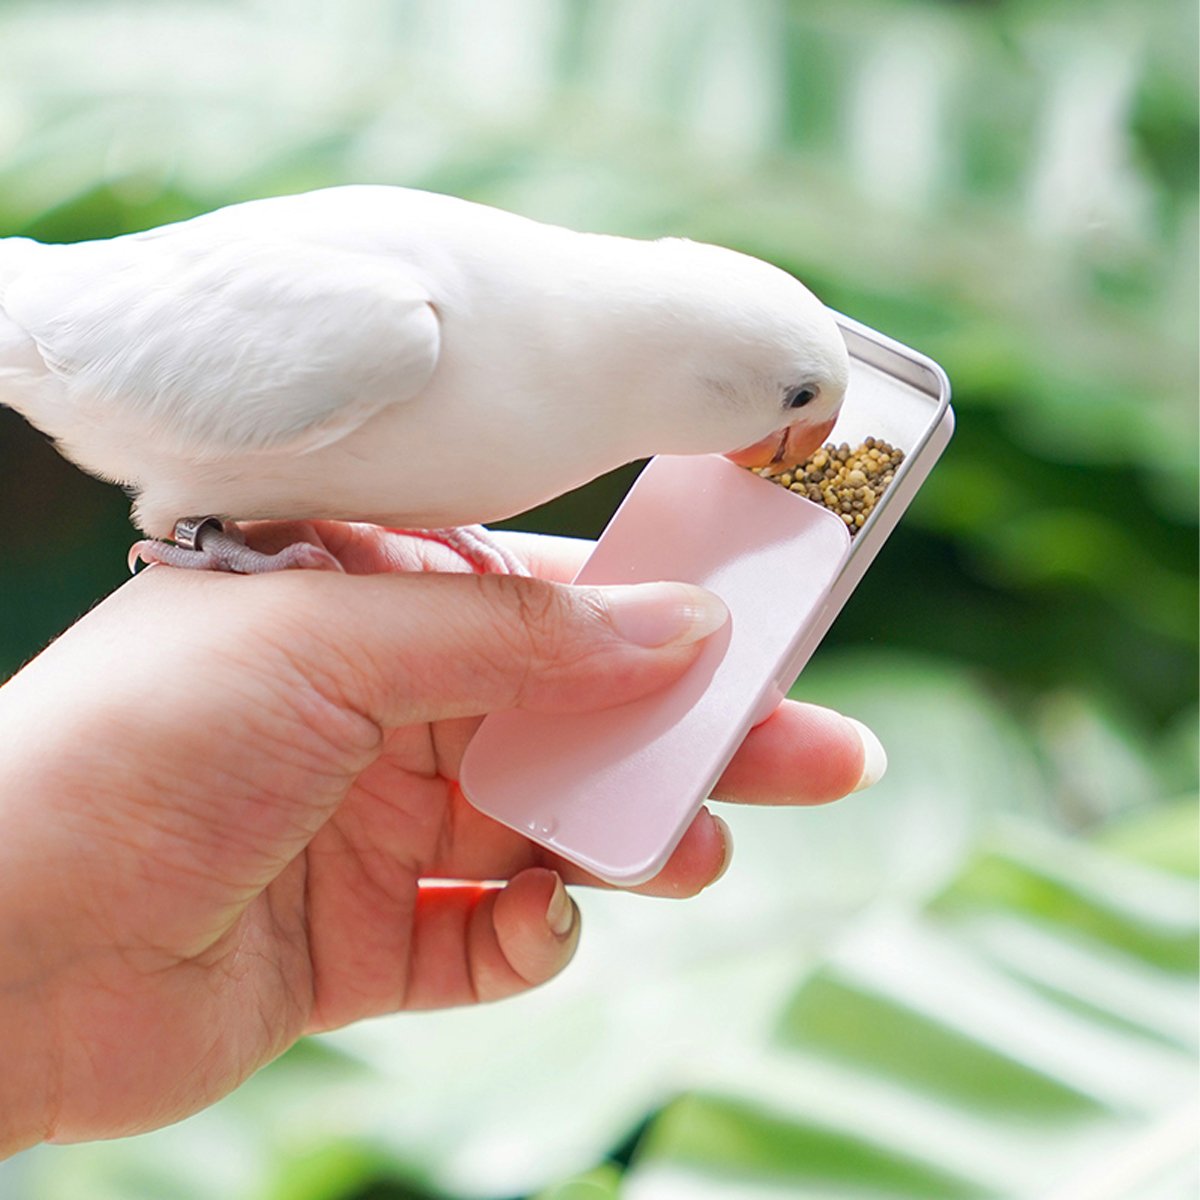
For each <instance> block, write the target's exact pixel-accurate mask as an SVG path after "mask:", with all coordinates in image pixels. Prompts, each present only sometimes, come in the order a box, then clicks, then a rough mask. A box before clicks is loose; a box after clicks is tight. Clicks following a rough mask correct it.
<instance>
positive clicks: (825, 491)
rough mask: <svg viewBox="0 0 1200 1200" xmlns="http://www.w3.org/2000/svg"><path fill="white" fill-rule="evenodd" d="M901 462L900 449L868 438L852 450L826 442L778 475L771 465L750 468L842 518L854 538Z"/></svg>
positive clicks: (902, 452) (756, 473) (901, 451)
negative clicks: (806, 458) (810, 454)
mask: <svg viewBox="0 0 1200 1200" xmlns="http://www.w3.org/2000/svg"><path fill="white" fill-rule="evenodd" d="M903 461H904V451H903V450H898V449H896V447H895V446H892V445H889V444H888V443H887V442H885V441H882V440H880V439H879V438H873V437H869V438H867V440H866V441H865V442H863V443H862V445H861V446H856V447H855V448H854V449H851V448H850V446H849V445H847V444H846V443H845V442H843V443H842V444H841V445H840V446H835V445H834V444H833V443H832V442H828V443H826V444H825V445H824V446H822V447H821V448H820V450H818V451H817V452H816V453H815V454H813V455H812V457H811V458H809V459H808V461H807V462H805V463H804V464H803V465H801V466H798V467H792V468H791V469H790V470H788V471H784V472H782V473H781V474H778V475H776V474H773V473H772V471H771V468H770V467H752V468H751V470H752V471H753V472H754V474H755V475H759V476H761V477H762V478H763V479H769V480H770V481H771V482H772V483H776V484H778V485H779V486H780V487H785V488H787V489H788V491H789V492H795V493H796V494H797V495H798V496H803V497H804V498H805V499H806V500H811V501H812V502H813V503H814V504H823V505H824V506H825V507H826V508H827V509H829V511H830V512H832V513H834V514H836V515H837V516H839V517H841V518H842V520H843V521H844V522H845V523H846V528H847V529H849V530H850V536H851V537H853V536H854V535H855V534H856V533H857V532H858V531H859V530H860V529H861V528H862V527H863V526H864V525H865V524H866V523H867V518H868V517H869V516H870V515H871V511H872V510H873V509H874V507H875V505H876V504H878V503H879V498H880V497H881V496H882V495H883V493H884V491H885V490H886V489H887V487H888V485H889V484H890V483H891V482H892V480H893V479H894V478H895V476H896V470H897V468H898V467H899V466H900V464H901V463H902V462H903Z"/></svg>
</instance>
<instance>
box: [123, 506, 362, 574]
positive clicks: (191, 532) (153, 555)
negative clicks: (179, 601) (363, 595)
mask: <svg viewBox="0 0 1200 1200" xmlns="http://www.w3.org/2000/svg"><path fill="white" fill-rule="evenodd" d="M139 562H144V563H162V564H164V565H165V566H168V567H187V568H191V569H193V570H200V571H231V572H233V573H234V574H237V575H262V574H265V573H266V572H268V571H286V570H291V569H300V568H308V569H310V570H317V571H340V570H341V569H342V567H341V564H340V563H339V562H338V560H337V559H336V558H334V557H333V555H332V554H330V553H329V551H328V550H323V549H322V548H321V547H320V546H313V545H311V544H310V543H308V542H293V543H292V544H291V545H290V546H285V547H284V548H283V549H282V550H280V551H278V553H276V554H263V553H262V552H261V551H259V550H251V549H250V547H249V546H247V545H246V539H245V538H244V537H243V536H242V533H241V530H239V529H238V527H237V526H236V525H234V524H233V523H232V522H229V523H226V522H224V521H221V520H219V519H218V518H216V517H185V518H184V519H183V520H181V521H176V522H175V541H174V542H173V543H172V542H166V541H160V540H158V539H157V538H147V539H146V540H144V541H140V542H135V543H134V544H133V546H132V547H130V550H129V569H130V571H136V570H137V564H138V563H139Z"/></svg>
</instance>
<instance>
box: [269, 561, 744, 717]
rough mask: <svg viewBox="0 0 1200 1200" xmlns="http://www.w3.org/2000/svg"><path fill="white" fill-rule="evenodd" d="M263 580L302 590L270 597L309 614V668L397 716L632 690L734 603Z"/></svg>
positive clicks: (557, 590)
mask: <svg viewBox="0 0 1200 1200" xmlns="http://www.w3.org/2000/svg"><path fill="white" fill-rule="evenodd" d="M263 582H264V583H266V582H269V583H270V584H271V585H272V586H273V587H274V588H276V589H287V590H292V591H294V592H295V593H296V595H295V596H294V597H291V598H282V597H281V598H277V599H274V600H272V601H271V609H272V611H273V613H275V614H279V613H286V614H287V617H286V618H284V619H285V620H286V621H287V622H288V623H289V624H294V623H297V622H298V623H299V628H297V630H296V636H295V637H294V639H293V641H292V644H293V646H294V650H293V655H294V659H295V662H296V665H297V666H298V667H300V669H301V671H303V672H305V673H306V674H309V676H310V678H312V677H315V678H321V679H323V680H324V681H326V682H328V683H332V684H333V685H334V686H335V687H337V688H338V690H339V692H340V698H341V699H342V700H343V701H344V702H345V703H346V704H347V705H348V706H350V707H352V708H354V709H356V710H357V711H359V712H361V713H363V714H364V715H367V716H369V717H370V718H371V719H372V720H373V721H375V722H376V723H377V724H379V725H381V726H383V727H385V728H389V727H396V726H399V725H408V724H413V723H416V722H422V721H431V720H437V719H440V718H446V717H464V716H479V715H482V714H484V713H488V712H493V711H497V710H500V709H508V708H527V709H534V710H539V711H560V712H561V711H580V710H590V709H598V708H606V707H608V706H610V705H613V704H619V703H623V702H625V701H629V700H633V699H636V698H637V697H639V696H642V695H645V694H646V693H648V692H651V691H654V690H656V689H657V688H660V687H664V686H665V685H666V684H668V683H670V682H671V681H673V680H674V679H676V678H677V677H678V676H679V675H680V674H682V672H683V671H684V670H685V669H686V668H687V667H688V666H689V665H690V664H691V663H692V662H693V661H694V660H695V658H696V657H697V655H698V653H699V649H700V643H701V642H702V640H703V639H704V638H705V637H707V636H708V635H709V634H711V633H713V632H715V631H716V630H717V629H719V628H721V627H722V626H723V625H724V624H725V623H726V621H727V620H728V616H729V614H728V610H727V609H726V608H725V605H724V604H723V603H722V602H721V601H720V600H719V599H718V598H717V597H716V596H714V595H713V594H712V593H711V592H707V591H705V590H704V589H702V588H698V587H693V586H692V585H690V584H684V583H643V584H631V585H629V584H627V585H618V586H612V587H603V588H602V587H572V586H568V585H565V584H555V583H548V582H546V581H544V580H540V579H529V578H518V577H515V576H501V575H479V576H475V575H437V574H429V575H403V576H396V575H390V576H389V575H377V576H350V575H334V574H332V573H329V574H317V573H315V572H314V573H301V572H280V573H279V574H278V575H275V576H269V577H265V578H264V580H263ZM276 619H278V617H276ZM314 631H316V634H317V636H313V634H314Z"/></svg>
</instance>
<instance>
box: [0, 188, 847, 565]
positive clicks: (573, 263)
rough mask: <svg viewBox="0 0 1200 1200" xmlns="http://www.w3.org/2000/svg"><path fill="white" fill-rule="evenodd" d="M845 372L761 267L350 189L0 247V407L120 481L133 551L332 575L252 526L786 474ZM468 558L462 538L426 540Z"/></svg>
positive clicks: (771, 272)
mask: <svg viewBox="0 0 1200 1200" xmlns="http://www.w3.org/2000/svg"><path fill="white" fill-rule="evenodd" d="M847 376H848V360H847V354H846V348H845V345H844V342H843V340H842V337H841V334H840V332H839V330H838V328H837V326H836V324H835V322H834V320H833V318H832V317H831V316H830V314H829V312H828V311H827V310H826V309H825V307H824V306H823V305H822V304H821V303H820V302H819V301H818V300H817V299H816V297H814V296H813V295H812V293H811V292H809V291H808V289H807V288H805V287H804V286H803V285H802V284H801V283H799V282H798V281H797V280H796V279H794V278H793V277H792V276H790V275H788V274H787V273H786V272H784V271H782V270H779V269H778V268H776V267H773V266H770V265H768V264H767V263H764V262H761V261H759V260H758V259H755V258H751V257H748V256H746V255H743V254H738V253H736V252H734V251H731V250H727V249H724V248H721V247H718V246H711V245H705V244H698V243H694V242H690V241H685V240H681V239H674V238H667V239H663V240H660V241H637V240H633V239H628V238H621V237H612V236H606V235H598V234H586V233H576V232H573V231H571V230H568V229H564V228H560V227H556V226H551V225H544V224H540V223H538V222H536V221H531V220H528V219H526V218H523V217H519V216H515V215H513V214H511V213H507V212H503V211H500V210H498V209H494V208H489V207H486V206H483V205H480V204H474V203H470V202H468V201H464V200H460V199H456V198H454V197H450V196H444V195H438V194H435V193H431V192H422V191H415V190H411V189H406V188H398V187H377V186H350V187H338V188H330V189H326V190H322V191H315V192H308V193H305V194H301V195H295V196H281V197H276V198H273V199H266V200H255V201H251V202H249V203H244V204H237V205H233V206H231V207H228V208H223V209H219V210H218V211H216V212H213V213H209V214H207V215H205V216H201V217H197V218H195V219H193V220H190V221H183V222H181V223H178V224H173V225H166V226H163V227H161V228H158V229H152V230H149V231H147V232H145V233H136V234H129V235H126V236H123V237H116V238H112V239H110V240H106V241H92V242H82V243H78V244H74V245H44V244H41V243H38V242H35V241H32V240H30V239H27V238H4V239H0V403H3V404H6V405H9V406H11V407H12V408H14V409H16V410H17V411H18V412H19V413H21V414H22V415H23V416H24V417H25V418H26V419H27V420H28V421H30V422H31V423H32V424H33V425H34V426H36V427H37V428H38V429H40V430H42V431H43V432H44V433H46V434H48V435H49V436H50V437H51V438H53V439H54V442H55V443H56V445H57V447H58V449H59V450H60V451H61V452H62V453H63V454H64V455H66V456H67V457H68V458H69V459H71V460H72V461H73V462H75V463H77V464H78V465H79V466H81V467H83V468H84V469H85V470H87V471H90V472H92V473H93V474H95V475H98V476H100V477H102V478H104V479H107V480H111V481H114V482H117V483H120V484H122V485H123V486H124V487H126V488H127V489H128V490H129V491H130V493H131V494H132V495H134V496H135V497H136V500H135V504H134V510H133V516H134V520H135V522H136V523H137V525H138V526H139V527H140V528H141V529H142V530H143V531H144V532H145V533H146V534H147V535H149V537H150V538H152V539H165V538H168V537H171V536H174V537H175V538H176V542H177V544H175V545H172V544H170V543H168V542H166V541H162V540H155V541H144V542H140V543H138V545H137V546H135V548H134V555H136V556H140V557H141V558H143V559H146V560H147V561H159V562H169V563H172V564H175V565H182V566H186V565H196V566H205V567H222V568H225V569H230V570H238V571H247V572H252V571H260V570H271V569H276V568H280V567H291V566H325V567H328V566H336V564H335V563H333V561H332V559H330V558H329V556H327V555H325V554H324V552H323V551H320V550H318V549H317V548H315V547H312V546H307V545H296V546H291V547H288V548H287V549H286V550H284V551H282V552H280V553H279V554H277V555H264V554H259V553H257V552H255V551H251V550H249V549H248V548H247V547H246V546H245V545H243V544H242V543H241V539H240V537H239V536H238V534H237V530H236V526H235V525H233V524H229V525H226V524H225V521H226V520H229V521H235V520H237V519H256V518H283V519H310V518H331V519H339V520H357V521H370V522H376V523H379V524H383V525H387V526H393V527H395V526H401V527H406V528H414V529H423V530H441V529H442V528H443V527H447V526H459V525H467V524H472V523H476V522H482V521H488V520H497V519H500V518H503V517H508V516H511V515H513V514H515V513H518V512H521V511H523V510H525V509H527V508H530V507H532V506H533V505H536V504H539V503H541V502H543V501H545V500H547V499H549V498H551V497H553V496H555V495H558V494H559V493H561V492H564V491H567V490H569V489H571V488H573V487H576V486H578V485H579V484H582V483H585V482H586V481H587V480H589V479H592V478H594V477H595V476H597V475H599V474H601V473H603V472H604V471H607V470H610V469H611V468H613V467H616V466H619V465H620V464H622V463H626V462H630V461H632V460H634V459H637V458H642V457H646V456H648V455H651V454H664V453H665V454H699V453H714V452H718V453H719V452H731V453H730V457H732V458H733V459H734V461H736V462H739V463H742V464H743V465H747V466H753V465H764V464H767V463H771V462H774V463H777V464H779V465H781V466H782V465H789V464H794V463H797V462H800V461H803V460H804V459H805V458H806V457H807V456H808V455H809V454H810V453H811V452H812V451H813V450H815V449H816V448H817V446H819V445H820V443H821V442H822V441H823V440H824V438H825V437H827V436H828V433H829V431H830V429H831V428H832V426H833V422H834V419H835V417H836V416H837V413H838V409H839V407H840V405H841V402H842V397H843V394H844V392H845V389H846V382H847ZM445 536H447V537H448V538H452V539H453V538H457V539H458V541H457V544H458V548H459V549H463V550H464V552H465V553H467V554H468V556H469V557H472V558H473V559H475V560H476V561H477V560H478V559H479V557H480V556H483V557H484V558H485V559H486V557H487V556H488V554H490V553H491V551H489V549H488V548H487V544H486V542H484V541H483V540H481V538H480V537H479V536H478V535H477V534H476V533H472V532H471V531H470V530H467V531H463V532H461V533H459V534H454V533H450V534H446V535H445Z"/></svg>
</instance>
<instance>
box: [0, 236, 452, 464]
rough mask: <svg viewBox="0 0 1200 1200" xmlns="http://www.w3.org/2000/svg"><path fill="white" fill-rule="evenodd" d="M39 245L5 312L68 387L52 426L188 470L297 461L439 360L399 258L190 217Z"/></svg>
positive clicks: (404, 391)
mask: <svg viewBox="0 0 1200 1200" xmlns="http://www.w3.org/2000/svg"><path fill="white" fill-rule="evenodd" d="M44 249H46V250H52V251H55V252H56V253H55V254H53V255H52V256H49V257H47V258H45V259H44V260H43V261H42V262H41V263H39V264H38V269H33V267H32V265H31V267H30V269H27V270H25V271H22V272H21V273H20V274H19V275H18V276H17V278H15V279H13V280H11V281H10V282H9V284H8V286H7V287H6V288H5V291H4V296H3V306H4V311H5V312H6V313H7V316H8V317H9V319H10V320H11V321H13V322H15V323H16V324H17V325H18V326H19V327H20V328H21V329H22V330H23V331H24V332H25V333H26V334H28V336H29V337H30V338H31V339H32V341H33V343H34V344H36V346H37V349H38V351H39V353H40V355H41V357H42V360H43V362H44V363H45V365H46V369H47V370H48V371H49V372H50V373H51V374H52V375H54V376H55V377H57V379H58V380H60V381H61V382H62V383H63V384H64V385H65V386H63V387H62V388H58V389H55V395H56V396H57V397H58V399H57V400H55V401H54V403H56V404H59V405H62V406H64V407H65V408H66V409H67V411H63V412H60V413H57V414H49V413H46V414H43V416H44V417H45V418H47V419H46V421H45V423H46V425H47V427H50V428H64V427H68V428H69V427H70V426H71V425H72V424H73V423H74V422H77V421H78V422H85V421H86V422H88V423H89V424H92V423H97V422H103V423H106V424H108V425H109V427H110V429H112V430H113V431H114V432H115V431H116V429H117V428H120V429H124V428H125V427H128V430H129V435H130V436H131V437H137V438H139V439H142V440H146V439H148V440H149V441H150V443H151V444H152V445H154V446H155V447H157V448H159V449H161V450H163V451H166V452H169V453H173V454H177V455H179V456H180V457H182V458H184V459H186V460H191V461H206V460H216V459H221V458H226V457H229V456H231V455H236V454H242V453H247V452H265V453H271V452H286V453H304V452H307V451H310V450H314V449H316V448H318V447H320V446H323V445H328V444H329V443H330V442H333V441H336V440H337V439H339V438H341V437H343V436H345V435H346V434H347V433H349V432H350V431H351V430H353V429H355V428H357V427H358V426H359V425H361V424H362V423H363V422H364V421H365V420H367V418H368V417H370V416H372V415H373V414H374V413H375V412H377V411H379V410H380V409H381V408H383V407H384V406H386V405H389V404H392V403H396V402H403V401H405V400H408V399H411V398H412V397H413V396H415V395H417V394H418V393H419V392H420V391H421V389H422V388H423V387H424V386H425V384H426V383H427V382H428V380H429V377H430V376H431V375H432V373H433V370H434V368H435V366H436V365H437V359H438V350H439V328H438V320H437V315H436V313H435V312H434V309H433V307H432V304H431V302H430V297H429V294H428V291H427V289H426V288H425V287H424V286H423V285H422V283H421V281H420V280H419V279H418V278H417V277H416V274H415V272H414V271H413V270H412V269H411V268H410V267H409V266H408V265H407V264H406V263H405V262H403V261H401V260H399V259H397V258H396V257H394V256H387V255H377V254H373V253H369V252H365V251H363V250H362V249H346V248H342V247H339V246H337V245H331V244H314V243H311V242H302V241H295V240H285V239H283V238H280V239H272V238H271V237H270V236H269V235H268V236H264V235H262V234H259V235H257V236H253V237H240V236H236V235H234V236H226V237H222V238H220V239H219V240H218V239H214V238H213V237H212V236H211V235H208V236H203V230H202V229H201V230H198V231H190V230H189V228H188V225H186V224H185V225H180V226H169V227H166V228H165V229H162V230H155V231H153V232H152V233H150V234H143V235H134V236H131V237H124V238H117V239H114V240H113V241H109V242H90V243H83V244H80V245H75V246H62V247H45V248H44Z"/></svg>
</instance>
